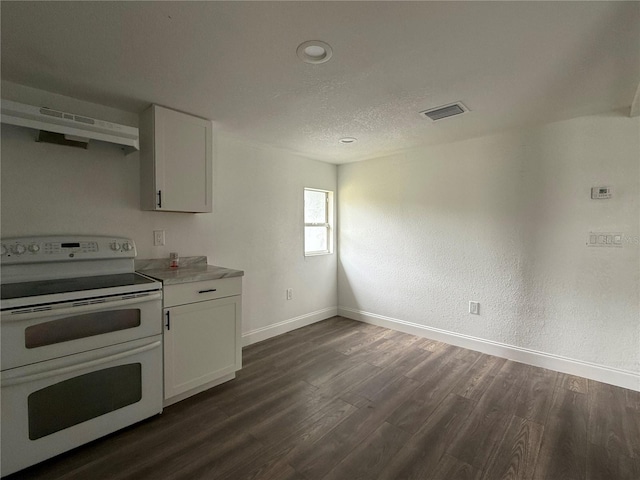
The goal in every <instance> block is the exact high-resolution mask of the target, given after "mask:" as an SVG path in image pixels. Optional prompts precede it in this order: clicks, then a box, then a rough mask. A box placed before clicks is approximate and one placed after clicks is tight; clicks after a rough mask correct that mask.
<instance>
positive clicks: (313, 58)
mask: <svg viewBox="0 0 640 480" xmlns="http://www.w3.org/2000/svg"><path fill="white" fill-rule="evenodd" d="M296 52H297V54H298V57H300V60H302V61H303V62H306V63H324V62H327V61H328V60H329V59H330V58H331V55H332V54H333V50H332V49H331V46H330V45H329V44H328V43H325V42H321V41H320V40H309V41H308V42H304V43H301V44H300V45H298V49H297V50H296Z"/></svg>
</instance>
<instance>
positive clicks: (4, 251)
mask: <svg viewBox="0 0 640 480" xmlns="http://www.w3.org/2000/svg"><path fill="white" fill-rule="evenodd" d="M0 252H1V253H2V255H6V254H7V247H5V246H4V245H2V248H0Z"/></svg>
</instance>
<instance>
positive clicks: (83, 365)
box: [2, 340, 162, 387]
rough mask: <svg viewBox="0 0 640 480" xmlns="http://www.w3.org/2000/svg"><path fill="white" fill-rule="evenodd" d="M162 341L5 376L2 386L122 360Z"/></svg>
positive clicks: (149, 348)
mask: <svg viewBox="0 0 640 480" xmlns="http://www.w3.org/2000/svg"><path fill="white" fill-rule="evenodd" d="M161 344H162V342H161V341H160V340H158V341H156V342H153V343H149V344H147V345H143V346H141V347H138V348H134V349H133V350H126V351H124V352H120V353H116V354H115V355H109V356H108V357H102V358H97V359H95V360H89V361H87V362H81V363H77V364H75V365H70V366H68V367H62V368H53V369H51V370H47V371H46V372H40V373H34V374H31V375H21V376H16V377H13V378H6V379H5V378H3V379H2V387H9V386H12V385H19V384H22V383H29V382H35V381H37V380H44V379H45V378H50V377H55V376H58V375H65V374H67V373H72V372H76V371H78V370H85V369H87V368H92V367H95V366H98V365H102V364H104V363H109V362H113V361H115V360H120V359H122V358H127V357H131V356H133V355H136V354H138V353H143V352H146V351H148V350H153V349H154V348H158V347H160V345H161Z"/></svg>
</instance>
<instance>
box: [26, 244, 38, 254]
mask: <svg viewBox="0 0 640 480" xmlns="http://www.w3.org/2000/svg"><path fill="white" fill-rule="evenodd" d="M28 250H29V251H30V252H31V253H38V252H39V251H40V245H38V244H37V243H32V244H31V245H29V247H28Z"/></svg>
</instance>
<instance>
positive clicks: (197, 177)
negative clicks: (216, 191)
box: [153, 106, 213, 212]
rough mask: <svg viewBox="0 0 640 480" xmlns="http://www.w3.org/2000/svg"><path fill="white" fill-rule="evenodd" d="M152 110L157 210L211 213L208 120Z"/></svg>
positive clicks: (210, 129)
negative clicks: (157, 196) (158, 196)
mask: <svg viewBox="0 0 640 480" xmlns="http://www.w3.org/2000/svg"><path fill="white" fill-rule="evenodd" d="M153 109H154V130H155V132H154V134H155V142H154V143H155V145H154V150H155V183H156V190H157V192H156V193H157V194H158V192H159V195H160V198H159V199H158V205H159V207H158V210H168V211H178V212H211V206H212V200H211V198H212V195H211V189H212V184H213V172H212V167H213V140H212V136H213V132H212V123H211V122H210V121H209V120H204V119H202V118H197V117H193V116H191V115H186V114H184V113H180V112H176V111H174V110H169V109H167V108H162V107H158V106H154V107H153Z"/></svg>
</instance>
